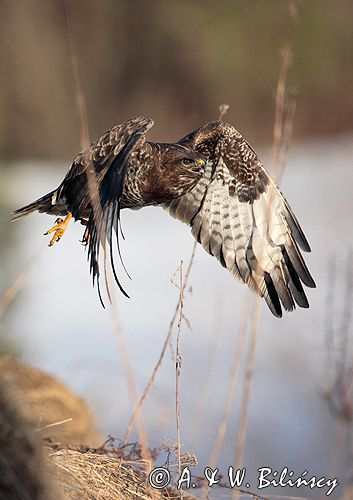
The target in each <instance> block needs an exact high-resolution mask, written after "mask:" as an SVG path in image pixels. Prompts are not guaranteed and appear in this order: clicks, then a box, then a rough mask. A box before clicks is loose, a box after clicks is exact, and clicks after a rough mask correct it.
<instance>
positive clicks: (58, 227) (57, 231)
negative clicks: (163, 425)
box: [44, 212, 72, 247]
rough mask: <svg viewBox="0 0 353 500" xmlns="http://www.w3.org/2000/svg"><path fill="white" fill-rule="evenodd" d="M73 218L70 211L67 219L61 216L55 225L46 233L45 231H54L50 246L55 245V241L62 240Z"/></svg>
mask: <svg viewBox="0 0 353 500" xmlns="http://www.w3.org/2000/svg"><path fill="white" fill-rule="evenodd" d="M71 218H72V214H71V213H70V212H69V213H68V214H67V216H66V217H65V219H61V218H60V217H59V218H58V219H56V221H55V226H53V227H51V228H50V229H49V230H48V231H47V232H46V233H44V234H50V233H54V236H53V237H52V239H51V240H50V242H49V246H50V247H52V246H53V245H54V243H57V242H58V241H60V240H61V238H62V237H63V234H64V233H65V231H66V228H67V226H68V224H69V222H70V220H71Z"/></svg>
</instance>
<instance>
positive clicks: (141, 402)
mask: <svg viewBox="0 0 353 500" xmlns="http://www.w3.org/2000/svg"><path fill="white" fill-rule="evenodd" d="M196 246H197V242H196V241H195V242H194V244H193V248H192V252H191V257H190V260H189V264H188V267H187V270H186V273H185V277H184V283H183V293H185V290H186V287H187V284H188V281H189V276H190V272H191V268H192V266H193V264H194V260H195V252H196ZM179 308H180V295H179V298H178V302H177V305H176V307H175V310H174V313H173V316H172V318H171V320H170V323H169V327H168V332H167V336H166V338H165V341H164V344H163V347H162V351H161V354H160V355H159V358H158V360H157V363H156V365H155V367H154V368H153V371H152V374H151V377H150V379H149V381H148V383H147V385H146V387H145V389H144V391H143V393H142V396H141V397H140V399H139V401H138V403H137V405H136V406H135V410H134V412H133V415H132V417H131V419H130V422H129V425H128V428H127V431H126V434H125V437H124V444H127V443H128V442H129V438H130V434H131V431H132V428H133V425H134V423H135V420H136V418H137V416H138V414H139V412H140V410H141V407H142V405H143V403H144V401H145V399H146V398H147V396H148V393H149V391H150V390H151V388H152V386H153V384H154V381H155V378H156V375H157V372H158V370H159V368H160V366H161V364H162V361H163V358H164V355H165V352H166V350H167V347H168V345H169V342H170V339H171V336H172V333H173V327H174V323H175V320H176V318H177V315H178V311H179Z"/></svg>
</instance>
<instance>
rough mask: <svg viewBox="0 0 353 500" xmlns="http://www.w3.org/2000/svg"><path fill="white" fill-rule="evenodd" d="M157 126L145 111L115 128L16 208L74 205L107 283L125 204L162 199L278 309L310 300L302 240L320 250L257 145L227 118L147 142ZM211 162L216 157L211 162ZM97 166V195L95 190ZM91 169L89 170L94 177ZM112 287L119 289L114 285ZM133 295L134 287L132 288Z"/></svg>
mask: <svg viewBox="0 0 353 500" xmlns="http://www.w3.org/2000/svg"><path fill="white" fill-rule="evenodd" d="M152 125H153V121H152V120H151V119H149V118H135V119H133V120H130V121H128V122H125V123H123V124H121V125H117V126H115V127H113V128H112V129H111V130H110V131H108V132H106V133H105V134H104V135H103V136H102V137H101V138H100V139H98V141H97V142H95V143H94V144H92V145H91V147H90V148H88V149H87V150H86V151H83V152H82V153H80V154H79V155H78V156H77V157H76V159H75V160H74V162H73V164H72V166H71V168H70V170H69V172H68V173H67V175H66V177H65V179H64V180H63V182H62V183H61V184H60V186H59V187H58V188H57V189H55V190H54V191H52V192H51V193H49V194H48V195H46V196H44V197H43V198H40V199H39V200H37V201H35V202H34V203H31V204H30V205H27V206H26V207H23V208H21V209H19V210H17V211H16V212H15V214H16V217H15V218H16V219H17V218H20V217H23V216H24V215H27V214H29V213H31V212H33V211H35V210H38V211H39V212H46V213H50V214H56V215H66V214H68V213H71V214H72V215H73V217H74V218H75V219H76V220H80V221H81V222H83V223H84V224H85V225H87V227H86V231H85V235H84V242H85V244H86V245H87V247H88V255H89V260H90V268H91V272H92V275H93V280H94V281H95V280H97V281H98V287H99V274H100V271H99V249H100V245H102V246H103V247H104V249H106V244H107V243H108V247H109V252H110V258H111V263H112V268H113V272H114V276H115V278H116V281H117V283H118V285H119V287H120V289H121V290H122V291H123V293H125V292H124V290H123V289H122V287H121V286H120V284H119V280H118V277H117V274H116V272H115V268H114V262H113V252H112V247H113V242H112V234H113V229H114V230H115V233H116V237H117V243H118V249H119V240H118V238H119V223H120V210H121V209H123V208H140V207H143V206H147V205H162V206H163V208H165V209H166V210H167V211H168V212H169V213H170V214H171V215H172V216H173V217H176V218H178V219H180V220H182V221H183V222H186V223H188V224H190V225H191V228H192V234H193V235H194V237H195V238H196V239H197V241H198V242H199V243H201V244H202V246H203V247H204V248H205V250H206V251H207V252H208V253H210V254H211V255H214V256H215V257H216V258H217V259H218V260H219V261H220V263H221V264H222V265H223V266H224V267H226V268H227V269H228V270H229V271H230V272H231V273H232V274H233V275H234V276H235V277H236V278H238V279H240V280H241V281H243V282H245V283H247V284H248V286H249V287H250V288H251V289H252V290H253V291H255V292H256V293H258V294H259V295H260V296H262V297H264V298H265V300H266V303H267V305H268V306H269V308H270V310H271V312H272V313H273V314H274V315H276V316H281V315H282V310H281V304H282V305H283V307H284V308H285V309H286V310H289V311H291V310H293V309H294V308H295V303H296V304H298V305H299V306H300V307H308V301H307V298H306V296H305V293H304V290H303V287H302V283H301V282H303V283H304V284H305V285H307V286H309V287H314V286H315V283H314V281H313V279H312V277H311V276H310V273H309V271H308V269H307V267H306V265H305V263H304V260H303V258H302V256H301V253H300V250H299V247H300V248H301V249H302V250H304V251H310V247H309V244H308V242H307V240H306V238H305V236H304V233H303V231H302V230H301V228H300V226H299V223H298V221H297V219H296V217H295V215H294V214H293V212H292V210H291V208H290V207H289V205H288V203H287V201H286V200H285V198H284V197H283V196H282V194H281V193H280V191H279V190H278V188H277V187H276V186H275V184H274V182H273V181H272V179H271V178H270V176H269V175H268V173H267V172H266V170H265V168H264V167H263V165H262V163H261V162H260V160H259V159H258V157H257V155H256V153H255V151H254V150H253V149H252V148H251V146H250V145H249V144H248V143H247V142H246V141H245V140H244V138H243V137H242V136H241V134H240V133H239V132H238V131H237V130H236V129H235V128H234V127H233V126H231V125H229V124H227V123H224V122H221V121H217V122H212V123H209V124H207V125H205V126H204V127H201V128H199V129H197V130H195V131H194V132H192V133H191V134H189V135H187V136H186V137H184V138H183V139H181V140H180V141H179V142H178V143H175V144H161V143H153V142H147V141H146V140H145V134H146V132H147V131H148V129H149V128H150V127H151V126H152ZM206 162H207V163H206ZM88 168H89V170H90V172H91V174H94V176H95V179H96V181H97V183H96V185H97V187H98V196H97V199H96V200H95V198H94V197H93V196H92V189H91V190H90V189H89V188H88V182H87V179H88V178H89V177H90V175H91V174H90V173H89V172H88V173H87V170H88ZM88 174H89V175H88ZM108 292H109V290H108ZM125 294H126V293H125Z"/></svg>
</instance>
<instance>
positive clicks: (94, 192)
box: [61, 0, 150, 461]
mask: <svg viewBox="0 0 353 500" xmlns="http://www.w3.org/2000/svg"><path fill="white" fill-rule="evenodd" d="M61 1H62V7H63V12H64V19H65V28H66V30H65V33H66V37H67V48H68V54H69V59H70V66H71V72H72V77H73V81H74V87H75V102H76V112H77V116H78V126H79V135H80V141H81V148H82V149H83V150H84V149H85V148H87V147H88V145H89V143H90V141H89V132H88V118H87V107H86V102H85V98H84V95H83V91H82V86H81V81H80V75H79V70H78V61H77V57H76V53H75V49H74V43H73V34H72V33H73V29H72V21H71V13H70V6H69V3H68V1H67V0H61ZM84 161H85V163H86V164H87V165H88V168H86V175H87V184H88V191H89V196H90V200H91V206H92V211H93V217H94V219H95V222H96V227H97V228H100V231H99V232H100V234H99V237H100V242H101V244H102V247H103V250H104V271H105V283H106V287H107V293H108V295H109V298H110V299H111V301H112V292H111V291H110V286H109V277H110V274H109V275H108V273H107V268H106V262H107V258H106V240H105V235H104V233H103V227H101V225H100V224H99V223H98V221H99V220H102V207H101V203H100V197H99V188H98V183H97V179H96V175H95V172H94V168H93V165H90V161H89V159H88V157H87V156H86V157H85V158H84ZM114 305H115V307H114ZM111 315H112V325H113V329H114V331H115V333H116V335H117V339H118V343H119V347H120V352H121V358H122V362H123V366H124V370H125V376H126V378H127V382H128V387H129V393H130V398H131V401H132V403H133V404H136V402H137V391H136V384H135V378H134V374H133V369H132V366H131V362H130V358H129V355H128V350H127V346H126V343H125V339H124V335H123V332H122V329H121V327H120V325H119V321H118V317H117V311H116V304H113V303H112V307H111ZM137 430H138V434H139V440H140V442H141V446H142V450H143V456H144V457H146V458H147V459H148V460H149V461H150V454H149V448H148V440H147V434H146V431H145V428H144V425H143V422H141V421H140V420H139V419H138V425H137Z"/></svg>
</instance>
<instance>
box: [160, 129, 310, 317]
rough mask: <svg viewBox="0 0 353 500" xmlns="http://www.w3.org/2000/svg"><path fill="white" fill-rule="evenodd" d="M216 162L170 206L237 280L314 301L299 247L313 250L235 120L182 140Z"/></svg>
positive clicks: (286, 300) (276, 296)
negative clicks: (308, 292)
mask: <svg viewBox="0 0 353 500" xmlns="http://www.w3.org/2000/svg"><path fill="white" fill-rule="evenodd" d="M180 143H182V144H184V145H185V146H188V147H191V148H194V149H195V150H196V151H199V152H201V153H202V154H204V155H205V156H206V157H207V158H208V159H209V162H208V164H207V169H206V173H205V176H204V178H203V179H201V181H200V182H199V183H198V185H197V186H196V187H195V188H194V189H193V190H192V191H190V192H189V193H187V194H186V195H184V196H182V197H180V198H177V199H175V200H173V201H171V202H169V203H166V204H164V208H165V209H166V210H167V211H168V212H169V213H170V214H171V215H172V216H173V217H176V218H177V219H180V220H181V221H183V222H186V223H188V224H190V225H191V228H192V234H193V236H194V237H195V238H196V240H197V241H198V242H199V243H201V244H202V246H203V248H204V249H205V250H206V251H207V252H208V253H209V254H211V255H214V256H215V257H216V258H217V259H218V260H219V261H220V263H221V264H222V266H224V267H225V268H227V269H228V270H229V271H230V272H231V273H232V274H233V275H234V276H235V277H236V278H238V279H239V280H241V281H243V282H245V283H247V284H248V286H249V287H250V288H251V290H253V291H254V292H256V293H257V294H259V295H260V296H261V297H264V298H265V300H266V303H267V305H268V307H269V308H270V310H271V312H272V313H273V314H274V315H275V316H278V317H280V316H281V315H282V307H281V304H282V305H283V307H284V309H285V310H287V311H292V310H293V309H294V308H295V304H297V305H299V306H300V307H304V308H307V307H309V304H308V301H307V298H306V295H305V292H304V290H303V286H302V283H304V284H305V285H306V286H308V287H315V283H314V281H313V279H312V277H311V275H310V273H309V271H308V269H307V267H306V265H305V262H304V260H303V257H302V255H301V253H300V250H299V247H300V248H301V249H302V250H303V251H307V252H309V251H310V246H309V244H308V242H307V240H306V238H305V235H304V233H303V231H302V230H301V228H300V225H299V223H298V221H297V219H296V217H295V215H294V214H293V212H292V210H291V208H290V206H289V204H288V202H287V201H286V199H285V198H284V197H283V195H282V194H281V192H280V191H279V189H278V188H277V186H276V185H275V183H274V182H273V181H272V179H271V178H270V176H269V174H268V173H267V172H266V170H265V168H264V167H263V165H262V164H261V162H260V160H259V159H258V157H257V155H256V153H255V152H254V150H253V149H252V148H251V146H250V145H249V144H248V143H247V142H246V141H245V140H244V139H243V137H242V136H241V134H240V133H239V132H238V131H237V130H236V129H235V128H234V127H232V126H231V125H229V124H227V123H223V122H212V123H210V124H208V125H205V126H204V127H202V128H200V129H198V130H196V131H195V132H193V133H191V134H189V135H188V136H186V137H185V138H183V139H181V141H180Z"/></svg>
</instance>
